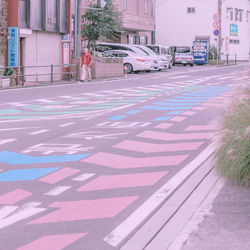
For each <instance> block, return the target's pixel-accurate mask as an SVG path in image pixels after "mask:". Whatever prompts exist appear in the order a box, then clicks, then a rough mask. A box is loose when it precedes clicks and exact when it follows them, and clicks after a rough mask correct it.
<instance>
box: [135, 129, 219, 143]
mask: <svg viewBox="0 0 250 250" xmlns="http://www.w3.org/2000/svg"><path fill="white" fill-rule="evenodd" d="M213 135H214V133H192V134H172V133H164V132H157V131H152V130H147V131H144V132H142V133H140V134H138V135H137V137H142V138H148V139H155V140H161V141H178V140H201V139H211V138H212V137H213Z"/></svg>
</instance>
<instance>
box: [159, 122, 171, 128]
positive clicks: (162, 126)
mask: <svg viewBox="0 0 250 250" xmlns="http://www.w3.org/2000/svg"><path fill="white" fill-rule="evenodd" d="M172 126H173V124H172V123H167V122H165V123H161V124H159V125H157V126H155V128H160V129H168V128H170V127H172Z"/></svg>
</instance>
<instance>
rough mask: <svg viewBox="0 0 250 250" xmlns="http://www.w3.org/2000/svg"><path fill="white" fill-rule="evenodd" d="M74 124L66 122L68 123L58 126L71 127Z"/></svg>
mask: <svg viewBox="0 0 250 250" xmlns="http://www.w3.org/2000/svg"><path fill="white" fill-rule="evenodd" d="M74 124H75V122H68V123H64V124H61V125H59V127H68V126H71V125H74Z"/></svg>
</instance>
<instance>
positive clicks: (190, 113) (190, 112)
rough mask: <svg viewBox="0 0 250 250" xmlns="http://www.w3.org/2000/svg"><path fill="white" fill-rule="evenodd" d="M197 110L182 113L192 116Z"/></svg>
mask: <svg viewBox="0 0 250 250" xmlns="http://www.w3.org/2000/svg"><path fill="white" fill-rule="evenodd" d="M196 113H197V112H195V111H185V112H183V113H182V115H187V116H191V115H195V114H196Z"/></svg>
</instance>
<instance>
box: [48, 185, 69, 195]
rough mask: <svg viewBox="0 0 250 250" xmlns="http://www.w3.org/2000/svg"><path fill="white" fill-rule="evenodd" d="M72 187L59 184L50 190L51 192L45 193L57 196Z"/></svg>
mask: <svg viewBox="0 0 250 250" xmlns="http://www.w3.org/2000/svg"><path fill="white" fill-rule="evenodd" d="M70 188H71V186H58V187H56V188H54V189H52V190H50V191H49V192H47V193H45V194H44V195H52V196H57V195H59V194H62V193H63V192H65V191H67V190H68V189H70Z"/></svg>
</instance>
